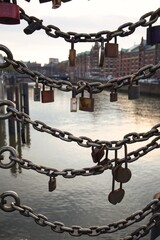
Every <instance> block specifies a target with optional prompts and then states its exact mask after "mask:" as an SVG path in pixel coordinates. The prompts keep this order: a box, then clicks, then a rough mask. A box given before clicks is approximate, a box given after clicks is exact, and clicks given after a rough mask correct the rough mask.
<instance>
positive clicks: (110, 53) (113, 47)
mask: <svg viewBox="0 0 160 240" xmlns="http://www.w3.org/2000/svg"><path fill="white" fill-rule="evenodd" d="M105 57H114V58H115V57H118V44H117V38H116V37H115V42H114V43H110V42H107V43H106V44H105Z"/></svg>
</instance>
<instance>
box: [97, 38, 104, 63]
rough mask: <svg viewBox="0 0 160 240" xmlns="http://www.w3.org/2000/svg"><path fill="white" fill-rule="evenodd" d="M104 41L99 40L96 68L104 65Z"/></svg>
mask: <svg viewBox="0 0 160 240" xmlns="http://www.w3.org/2000/svg"><path fill="white" fill-rule="evenodd" d="M104 52H105V51H104V39H103V38H102V40H101V47H100V49H99V59H98V66H99V67H103V65H104Z"/></svg>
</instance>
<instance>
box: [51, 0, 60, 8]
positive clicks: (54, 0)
mask: <svg viewBox="0 0 160 240" xmlns="http://www.w3.org/2000/svg"><path fill="white" fill-rule="evenodd" d="M60 6H61V0H52V8H53V9H56V8H59V7H60Z"/></svg>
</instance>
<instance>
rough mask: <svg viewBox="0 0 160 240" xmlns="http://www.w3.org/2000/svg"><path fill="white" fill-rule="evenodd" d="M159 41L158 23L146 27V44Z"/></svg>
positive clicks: (159, 27)
mask: <svg viewBox="0 0 160 240" xmlns="http://www.w3.org/2000/svg"><path fill="white" fill-rule="evenodd" d="M158 43H160V25H159V26H154V27H152V26H150V27H149V28H147V45H154V44H158Z"/></svg>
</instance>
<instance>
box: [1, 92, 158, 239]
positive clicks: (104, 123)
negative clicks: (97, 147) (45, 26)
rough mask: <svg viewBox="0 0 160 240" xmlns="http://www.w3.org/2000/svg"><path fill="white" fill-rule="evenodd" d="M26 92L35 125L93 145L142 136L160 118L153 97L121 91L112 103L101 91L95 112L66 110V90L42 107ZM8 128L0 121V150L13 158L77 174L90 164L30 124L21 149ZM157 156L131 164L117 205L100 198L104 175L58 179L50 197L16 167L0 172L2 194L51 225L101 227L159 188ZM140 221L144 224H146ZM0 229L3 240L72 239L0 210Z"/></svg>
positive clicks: (39, 181)
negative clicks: (10, 151)
mask: <svg viewBox="0 0 160 240" xmlns="http://www.w3.org/2000/svg"><path fill="white" fill-rule="evenodd" d="M29 93H30V117H31V119H32V120H41V121H43V122H45V123H46V124H47V125H49V126H51V127H55V128H58V129H61V130H62V131H69V132H71V133H72V134H73V135H75V136H77V137H78V136H87V137H89V138H91V139H92V140H96V139H100V140H108V141H110V140H114V139H115V140H118V139H122V138H123V136H124V135H125V134H127V133H129V132H132V131H136V132H145V131H149V130H150V129H151V128H152V127H153V126H154V125H156V124H157V123H158V122H159V119H160V118H159V117H160V109H159V99H158V98H151V97H143V96H141V98H140V99H138V100H136V101H128V100H127V95H126V94H123V93H120V94H119V96H118V98H119V100H118V102H113V103H110V102H109V93H108V92H103V93H101V94H97V95H95V96H94V98H95V112H93V113H89V112H82V111H78V112H77V113H70V98H71V93H64V92H61V91H58V90H56V91H55V102H54V103H48V104H41V103H37V102H34V101H33V89H32V88H30V92H29ZM7 124H8V123H7V122H5V123H4V122H3V121H1V122H0V129H1V136H2V137H1V146H2V145H9V144H11V145H12V146H15V148H16V149H17V150H18V153H19V156H20V157H23V158H26V159H29V160H31V161H32V162H34V163H35V164H37V165H43V166H48V167H52V168H57V169H60V170H62V169H64V168H76V169H81V168H82V167H88V166H92V165H93V162H92V159H91V155H90V149H89V148H82V147H80V146H79V145H78V144H77V143H76V142H70V143H68V142H64V141H62V140H60V139H58V138H55V137H53V136H51V135H49V134H47V133H43V132H42V133H41V132H38V131H36V130H35V129H33V127H32V126H30V127H29V128H28V130H27V131H28V133H27V134H28V139H30V142H29V144H28V143H27V142H26V143H23V144H22V139H21V134H20V133H21V131H20V132H19V133H18V134H17V135H16V137H15V138H13V139H12V136H10V137H9V136H8V126H7ZM2 138H3V139H2ZM158 153H159V151H158V149H157V150H155V151H152V152H151V153H149V154H147V155H146V156H144V157H143V158H141V159H140V160H138V161H136V162H134V163H132V164H130V165H131V166H130V169H131V170H132V178H131V180H130V182H128V183H127V184H124V189H125V198H124V200H123V201H122V202H121V203H120V204H118V205H116V206H113V205H111V204H110V203H109V202H108V199H107V198H108V194H109V192H110V191H111V183H112V178H111V173H110V171H106V172H105V173H104V174H101V175H99V176H92V177H76V178H73V179H64V178H63V177H58V179H57V189H56V191H54V192H53V193H49V192H48V180H49V179H48V177H46V176H44V175H40V174H39V173H37V172H35V171H32V170H26V169H19V167H18V166H15V169H12V170H11V172H10V171H9V170H4V169H0V181H1V192H3V191H6V190H13V191H16V192H17V193H18V194H19V196H20V198H21V201H22V204H25V205H28V206H30V207H32V208H33V210H34V211H35V212H36V213H41V214H44V215H46V216H47V217H48V218H49V220H50V221H55V220H57V221H62V222H63V223H64V224H65V225H66V226H71V225H75V224H76V225H80V226H82V227H89V226H91V225H106V224H109V223H112V222H114V221H117V220H120V219H122V218H126V217H128V216H129V215H131V214H132V213H133V212H135V211H137V210H139V209H142V208H143V207H144V206H145V205H146V204H147V203H148V202H150V200H151V199H152V197H153V195H154V194H155V192H158V191H159V180H160V179H159V171H160V164H159V154H158ZM15 173H16V174H15ZM19 173H21V174H19ZM153 173H154V174H153ZM15 176H16V177H15ZM116 187H118V185H117V186H116ZM144 222H147V219H145V221H144ZM0 224H1V226H3V227H2V228H1V231H0V239H3V240H9V239H12V240H22V239H23V240H24V239H27V240H29V239H30V240H35V239H38V240H43V239H45V240H50V239H52V238H54V239H55V240H58V239H62V240H64V239H65V240H66V239H71V238H72V237H71V236H70V235H69V234H57V233H53V232H52V231H51V230H50V229H49V228H48V227H46V228H42V227H40V226H38V225H37V224H35V222H34V221H33V219H30V218H25V217H23V216H21V215H20V214H18V213H17V212H14V213H4V212H1V215H0ZM142 224H143V222H141V223H140V224H138V223H137V224H136V225H133V226H131V227H129V228H127V229H124V230H121V231H118V232H117V233H115V234H111V235H110V234H106V235H100V236H98V237H96V239H107V240H110V239H119V237H120V236H121V237H124V236H126V235H127V233H130V232H131V231H133V230H135V229H136V226H140V225H142ZM81 239H82V240H88V239H90V237H88V236H82V237H81ZM143 239H145V240H149V239H150V237H149V236H146V237H144V238H143Z"/></svg>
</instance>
